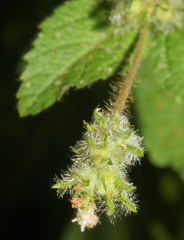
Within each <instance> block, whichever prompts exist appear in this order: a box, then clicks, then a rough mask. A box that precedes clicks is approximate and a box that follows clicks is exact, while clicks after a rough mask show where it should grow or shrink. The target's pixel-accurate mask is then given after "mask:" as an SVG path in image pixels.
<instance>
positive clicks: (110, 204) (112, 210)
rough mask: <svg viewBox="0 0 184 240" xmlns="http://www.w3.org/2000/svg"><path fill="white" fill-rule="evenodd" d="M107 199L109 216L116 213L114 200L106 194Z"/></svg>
mask: <svg viewBox="0 0 184 240" xmlns="http://www.w3.org/2000/svg"><path fill="white" fill-rule="evenodd" d="M105 200H106V204H107V207H108V211H107V216H111V215H112V214H113V213H114V204H113V201H112V200H111V199H110V198H109V197H108V196H106V198H105Z"/></svg>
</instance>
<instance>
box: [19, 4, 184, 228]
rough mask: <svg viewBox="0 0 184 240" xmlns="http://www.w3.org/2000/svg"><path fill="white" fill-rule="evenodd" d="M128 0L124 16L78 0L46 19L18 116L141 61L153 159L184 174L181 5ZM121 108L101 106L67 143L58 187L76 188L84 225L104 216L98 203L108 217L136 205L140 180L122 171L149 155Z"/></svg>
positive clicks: (138, 105) (142, 117)
mask: <svg viewBox="0 0 184 240" xmlns="http://www.w3.org/2000/svg"><path fill="white" fill-rule="evenodd" d="M86 3H87V4H86ZM115 3H116V1H115ZM130 3H131V4H125V5H124V3H123V4H122V3H120V6H121V7H122V8H121V9H124V8H125V6H126V7H127V9H125V11H124V13H125V15H123V14H122V11H120V10H119V7H118V6H119V5H118V4H117V8H113V10H114V13H113V11H110V10H112V9H111V6H110V4H109V2H108V1H105V0H104V1H103V0H102V1H98V0H73V1H69V2H67V3H65V4H64V5H63V6H61V7H59V8H57V9H56V10H55V12H54V14H53V16H51V17H50V18H48V19H46V20H45V21H44V22H43V23H42V24H41V25H40V29H41V31H40V33H39V35H38V37H37V39H36V40H35V41H34V42H33V49H32V50H31V51H30V52H28V53H27V54H26V55H25V58H24V59H25V61H26V62H27V66H26V68H25V70H24V72H23V74H22V76H21V80H22V84H21V87H20V89H19V91H18V93H17V98H18V99H19V103H18V109H19V114H20V116H26V115H29V114H31V115H35V114H38V113H39V112H41V111H43V110H44V109H46V108H48V107H50V106H51V105H52V104H53V103H55V102H56V101H58V100H60V98H61V97H62V96H63V94H64V93H65V92H66V90H67V89H68V88H69V87H71V86H74V87H75V88H77V89H79V88H82V87H85V86H87V85H89V84H91V83H93V82H95V81H96V80H98V79H102V80H106V79H108V78H109V77H112V76H115V75H116V74H117V73H118V72H123V73H127V72H128V74H127V76H129V79H132V80H133V78H134V75H135V72H136V70H137V66H138V63H139V60H140V59H141V60H142V63H141V64H140V68H139V72H138V75H137V77H138V78H139V79H140V80H141V83H140V84H139V86H138V87H137V88H136V89H135V90H134V93H135V96H136V101H135V109H136V114H137V117H138V118H139V121H140V128H141V131H142V133H143V135H144V139H145V140H144V141H145V147H146V150H147V152H148V157H149V159H150V161H151V162H152V163H153V164H155V165H156V166H158V167H171V168H172V169H174V170H175V171H176V172H178V173H179V175H180V176H181V177H182V178H183V179H184V173H183V169H184V162H183V156H184V149H183V148H182V144H183V142H184V127H183V126H184V120H183V115H184V110H183V105H181V103H183V102H184V90H183V89H184V68H183V65H184V60H183V56H184V45H183V37H184V34H183V30H181V29H177V27H181V23H182V22H181V19H182V18H183V15H182V14H183V13H182V11H183V8H180V4H181V6H182V3H181V2H180V1H179V0H178V1H177V4H176V5H177V6H175V5H173V3H172V1H170V0H169V1H165V0H162V1H160V2H159V3H157V1H147V5H145V3H144V2H143V1H140V0H133V1H131V2H130ZM119 11H120V12H119ZM112 13H113V14H112ZM127 13H130V14H128V15H126V14H127ZM111 14H112V15H111ZM118 14H120V15H118ZM109 16H111V21H112V23H113V24H114V25H113V24H110V22H109V20H108V19H109ZM177 16H179V17H177ZM131 20H132V21H131ZM142 29H144V30H145V29H146V34H145V36H147V31H148V29H149V33H150V34H149V37H148V38H147V42H146V44H145V45H146V47H145V48H144V50H143V53H142V46H143V45H144V43H142V42H141V38H139V35H140V36H141V35H142V34H141V31H142ZM144 30H143V33H144ZM117 32H118V33H119V32H120V33H121V34H115V33H117ZM143 35H144V34H143ZM138 46H139V48H138ZM140 49H141V50H140ZM141 53H142V55H141ZM136 57H137V58H136ZM137 59H138V60H137ZM133 63H134V65H133ZM129 66H130V68H129V69H128V67H129ZM132 66H133V67H132ZM135 66H136V67H135ZM127 69H128V70H127ZM130 69H131V70H130ZM129 70H130V71H129ZM134 70H135V71H134ZM125 79H126V78H125ZM126 83H127V82H125V84H124V86H125V87H126ZM120 85H121V84H120ZM124 86H123V87H124ZM131 86H132V85H131V84H130V87H131ZM120 87H121V86H120ZM123 87H122V88H123ZM127 89H128V88H127ZM118 91H119V89H117V91H114V95H116V94H117V95H118V93H119V92H121V91H119V92H118ZM127 92H128V94H129V90H128V91H127ZM128 94H127V95H128ZM119 95H121V94H119ZM124 95H125V96H126V94H125V92H124ZM173 96H174V97H173ZM116 97H117V96H115V98H116ZM173 98H175V99H176V100H177V101H174V100H173ZM125 100H126V99H125ZM179 102H180V104H179ZM112 106H113V103H112ZM110 108H111V106H110ZM116 110H117V109H116V108H114V109H113V107H112V109H110V111H109V112H108V113H107V112H105V111H100V110H99V109H96V111H95V113H94V117H93V118H94V119H93V123H92V124H87V123H86V122H84V125H85V128H86V132H85V134H84V135H83V139H82V140H81V141H79V142H78V143H77V144H76V145H75V147H72V148H71V149H72V151H73V152H74V154H75V155H74V156H73V158H72V160H73V165H72V167H71V168H70V169H68V172H66V173H65V174H64V175H63V176H62V179H61V180H59V179H58V180H57V183H56V184H55V185H54V186H53V188H54V189H57V191H58V193H59V194H60V196H63V195H64V194H65V192H66V191H68V192H70V194H71V197H72V200H71V203H72V207H73V208H76V209H77V216H76V218H75V219H73V222H78V224H79V225H81V231H84V229H85V227H88V228H92V227H93V226H95V225H96V224H97V223H98V222H99V221H98V217H97V216H96V215H95V214H96V212H97V206H98V205H99V206H100V209H102V210H104V209H103V208H104V205H106V207H105V210H104V211H106V214H107V215H108V216H114V214H116V213H117V212H118V210H119V207H117V206H118V204H119V206H121V208H122V210H123V211H125V213H128V212H131V211H132V212H135V213H136V212H137V209H136V208H137V206H136V204H135V203H134V195H133V192H134V190H135V188H136V187H134V186H132V184H129V183H128V180H127V176H126V173H127V168H129V167H130V166H131V165H134V164H135V162H137V161H139V158H140V157H143V148H142V146H141V142H142V138H140V137H138V136H137V135H136V133H135V132H134V131H133V129H132V128H131V125H130V124H129V122H128V120H127V119H126V117H125V116H123V115H121V114H120V115H119V113H118V111H121V110H117V111H116ZM124 117H125V118H124ZM117 129H118V130H117ZM96 203H98V204H96ZM100 204H101V205H100ZM156 227H157V226H156Z"/></svg>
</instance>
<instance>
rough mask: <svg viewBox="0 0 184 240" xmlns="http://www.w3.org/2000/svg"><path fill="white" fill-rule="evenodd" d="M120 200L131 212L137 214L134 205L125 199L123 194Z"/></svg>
mask: <svg viewBox="0 0 184 240" xmlns="http://www.w3.org/2000/svg"><path fill="white" fill-rule="evenodd" d="M120 200H121V202H122V203H123V204H124V205H125V206H126V207H127V208H128V209H129V210H130V211H131V212H134V213H137V209H136V206H135V204H134V203H133V202H131V201H130V200H129V199H128V198H126V197H125V195H124V194H121V198H120Z"/></svg>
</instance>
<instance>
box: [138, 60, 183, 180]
mask: <svg viewBox="0 0 184 240" xmlns="http://www.w3.org/2000/svg"><path fill="white" fill-rule="evenodd" d="M145 69H146V71H145ZM138 79H139V81H140V83H139V85H138V86H137V88H136V89H135V98H136V101H135V105H136V110H137V112H138V113H139V114H137V117H138V118H139V121H140V129H141V132H142V133H141V135H143V136H144V143H145V147H146V149H147V152H148V154H149V155H148V157H149V159H150V161H151V162H152V163H153V164H155V165H156V166H158V167H171V168H173V169H174V170H176V171H177V172H178V173H179V174H180V176H181V177H182V178H183V179H184V148H183V143H184V106H183V104H179V103H177V102H175V101H174V99H173V96H172V94H171V93H169V92H167V91H166V90H165V89H162V88H160V87H159V86H158V84H157V78H156V77H155V75H154V70H153V69H152V66H151V63H150V59H147V60H146V61H144V62H143V63H142V65H141V68H140V69H139V74H138Z"/></svg>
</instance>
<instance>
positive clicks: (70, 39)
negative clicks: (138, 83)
mask: <svg viewBox="0 0 184 240" xmlns="http://www.w3.org/2000/svg"><path fill="white" fill-rule="evenodd" d="M107 14H108V9H107V6H106V5H105V4H100V3H99V1H97V0H73V1H70V2H66V3H65V4H64V5H63V6H61V7H59V8H57V9H56V10H55V12H54V14H53V16H51V17H50V18H48V19H47V20H46V21H44V22H43V23H42V24H41V26H40V29H41V32H40V33H39V35H38V37H37V39H36V40H35V41H34V43H33V49H32V50H31V51H30V52H28V53H27V54H26V55H25V60H26V61H27V63H28V64H27V67H26V68H25V71H24V72H23V74H22V76H21V80H22V85H21V87H20V89H19V91H18V93H17V98H18V99H19V103H18V109H19V113H20V115H21V116H25V115H28V114H32V115H35V114H37V113H39V112H40V111H42V110H43V109H46V108H47V107H49V106H51V105H52V104H53V103H54V102H55V101H57V100H59V99H60V98H61V96H62V95H63V93H64V92H65V91H66V89H68V88H69V87H70V86H75V87H76V88H81V87H84V86H86V85H87V84H89V83H92V82H94V81H95V80H98V79H106V78H108V77H109V76H111V75H113V74H114V73H115V71H116V69H117V68H118V67H119V65H120V63H121V61H122V58H123V56H124V55H125V53H126V52H127V50H128V48H129V46H130V44H131V43H132V41H133V39H134V37H135V34H136V31H134V32H131V33H128V34H127V35H126V36H123V37H122V36H115V35H114V29H113V28H112V27H110V26H109V25H108V16H107Z"/></svg>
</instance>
